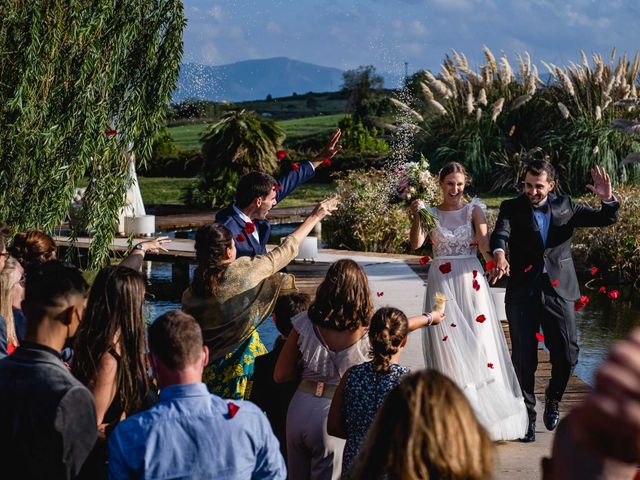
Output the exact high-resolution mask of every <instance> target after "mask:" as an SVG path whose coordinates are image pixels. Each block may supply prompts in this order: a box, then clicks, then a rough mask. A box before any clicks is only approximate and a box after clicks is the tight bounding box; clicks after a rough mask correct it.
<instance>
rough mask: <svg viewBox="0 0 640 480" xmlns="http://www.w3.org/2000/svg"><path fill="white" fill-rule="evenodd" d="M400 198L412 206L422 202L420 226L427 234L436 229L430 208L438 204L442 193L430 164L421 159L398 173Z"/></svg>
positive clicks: (408, 164) (403, 167)
mask: <svg viewBox="0 0 640 480" xmlns="http://www.w3.org/2000/svg"><path fill="white" fill-rule="evenodd" d="M398 177H399V178H398V186H397V192H398V197H399V198H400V199H401V200H403V201H404V202H405V203H407V204H410V203H411V202H412V201H413V200H418V201H420V205H421V208H420V225H421V226H422V229H423V230H424V231H425V232H428V231H430V230H432V229H433V227H435V222H436V219H435V216H434V215H433V213H431V210H430V209H429V207H432V206H434V205H435V204H436V201H437V198H438V193H439V191H440V189H439V186H438V182H437V180H436V179H435V178H434V176H433V175H431V172H430V171H429V162H428V161H427V159H426V158H424V157H421V158H420V161H419V162H408V163H405V164H404V165H403V166H401V167H400V169H399V172H398Z"/></svg>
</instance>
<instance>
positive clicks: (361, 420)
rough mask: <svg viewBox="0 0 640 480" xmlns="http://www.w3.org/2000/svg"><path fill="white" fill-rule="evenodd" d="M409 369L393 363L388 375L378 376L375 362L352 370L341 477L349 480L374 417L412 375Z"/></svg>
mask: <svg viewBox="0 0 640 480" xmlns="http://www.w3.org/2000/svg"><path fill="white" fill-rule="evenodd" d="M409 371H410V370H409V368H408V367H403V366H401V365H397V364H394V363H392V364H391V365H389V372H387V373H377V372H376V371H374V370H373V362H366V363H363V364H361V365H356V366H355V367H353V368H351V370H349V373H348V374H347V380H346V383H345V387H344V410H343V412H342V414H343V416H344V419H345V424H346V426H347V443H346V444H345V446H344V453H343V454H342V478H347V477H348V475H349V471H350V470H351V468H352V467H353V462H354V460H355V458H356V456H357V455H358V453H359V452H360V448H361V446H362V442H363V441H364V438H365V437H366V436H367V431H368V430H369V426H370V425H371V422H373V418H374V417H375V415H376V412H377V411H378V408H380V406H381V405H382V402H383V401H384V399H385V397H386V396H387V393H389V392H390V391H391V390H393V388H394V387H395V386H396V385H397V384H398V383H400V380H402V377H403V376H404V375H406V374H408V373H409Z"/></svg>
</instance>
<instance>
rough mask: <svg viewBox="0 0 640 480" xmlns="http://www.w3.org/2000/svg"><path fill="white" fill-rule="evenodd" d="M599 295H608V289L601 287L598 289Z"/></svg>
mask: <svg viewBox="0 0 640 480" xmlns="http://www.w3.org/2000/svg"><path fill="white" fill-rule="evenodd" d="M598 293H607V288H606V287H600V288H599V289H598Z"/></svg>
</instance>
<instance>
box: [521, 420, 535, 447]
mask: <svg viewBox="0 0 640 480" xmlns="http://www.w3.org/2000/svg"><path fill="white" fill-rule="evenodd" d="M520 441H521V442H524V443H529V442H535V441H536V421H535V420H529V427H527V433H526V434H525V436H524V437H522V438H521V439H520Z"/></svg>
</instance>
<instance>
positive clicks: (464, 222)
mask: <svg viewBox="0 0 640 480" xmlns="http://www.w3.org/2000/svg"><path fill="white" fill-rule="evenodd" d="M474 207H478V208H480V209H482V211H483V212H484V213H485V215H486V210H487V207H486V206H485V205H484V204H483V203H482V202H480V200H478V199H477V198H474V199H473V200H472V201H471V202H469V203H468V204H467V205H465V206H464V207H462V208H461V209H460V210H452V211H444V210H439V209H437V208H432V209H431V210H432V212H433V214H434V215H435V217H436V218H437V219H438V221H437V224H436V228H435V229H434V230H433V231H432V232H431V240H432V241H433V255H434V257H436V258H437V257H451V256H467V255H475V254H476V248H477V247H476V246H475V236H476V232H475V230H474V228H473V222H472V221H471V216H472V214H473V209H474Z"/></svg>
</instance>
